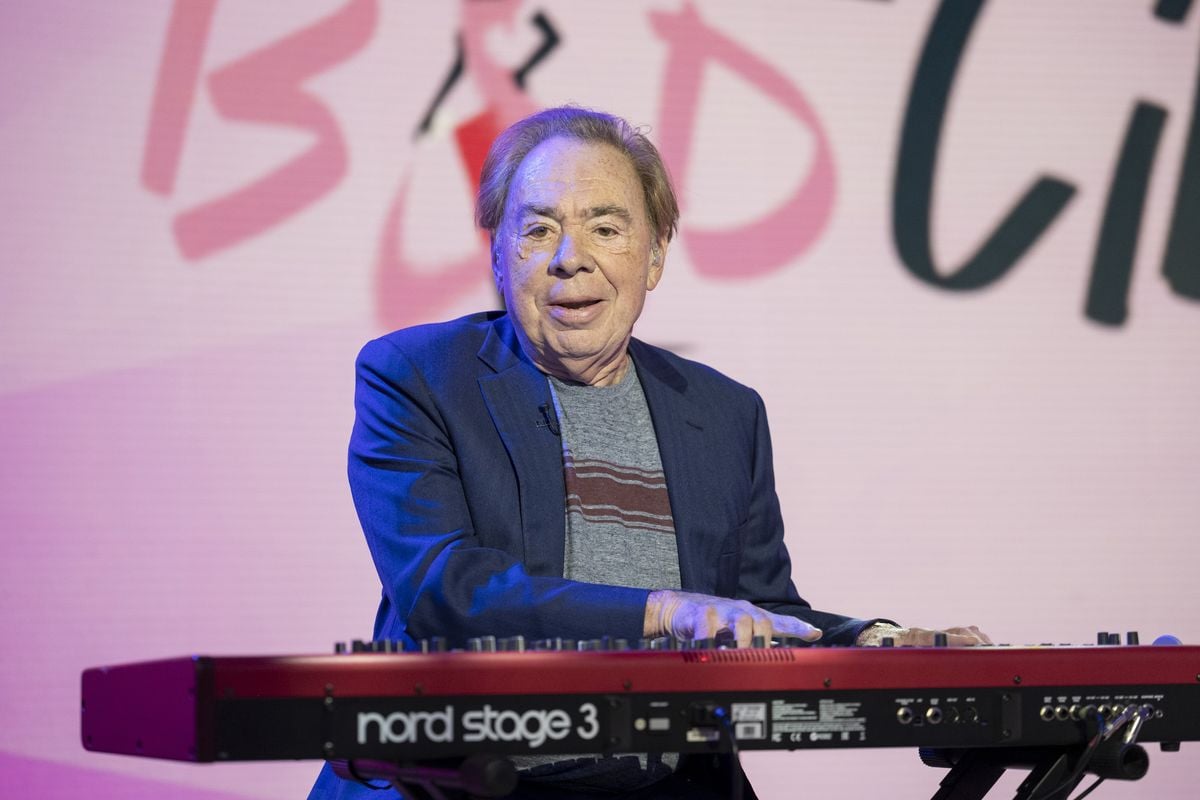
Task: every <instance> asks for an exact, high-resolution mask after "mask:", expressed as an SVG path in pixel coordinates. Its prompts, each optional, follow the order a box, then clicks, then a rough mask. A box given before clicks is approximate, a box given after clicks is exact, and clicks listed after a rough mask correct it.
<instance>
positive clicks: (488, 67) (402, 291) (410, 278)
mask: <svg viewBox="0 0 1200 800" xmlns="http://www.w3.org/2000/svg"><path fill="white" fill-rule="evenodd" d="M461 8H462V34H463V51H464V64H465V68H466V73H467V74H468V75H469V76H470V78H471V80H472V82H473V83H474V84H475V86H476V89H477V90H478V91H479V93H480V94H481V95H482V96H483V97H485V98H486V100H487V107H486V108H485V109H484V110H483V111H482V112H480V113H479V114H477V115H475V116H474V117H471V118H470V119H468V120H466V121H465V122H462V123H461V124H459V125H458V126H457V127H456V128H455V131H454V137H455V141H456V144H457V146H458V153H459V157H460V158H461V159H462V163H463V169H464V170H465V171H466V174H467V176H468V178H469V179H470V187H471V197H472V198H474V196H475V193H476V192H477V191H479V171H480V170H481V169H482V168H483V160H484V158H485V157H486V156H487V151H488V148H489V147H491V144H492V140H493V139H495V138H496V136H498V135H499V134H500V132H501V131H503V130H504V129H505V128H507V127H508V126H509V125H511V124H512V123H514V122H516V121H517V120H519V119H521V118H522V117H525V116H528V115H529V114H532V113H533V112H535V111H537V109H538V106H537V105H535V104H534V103H533V101H531V100H530V99H529V97H528V96H527V95H526V94H525V93H524V92H523V91H521V89H520V88H518V87H517V86H516V84H515V83H514V82H513V79H512V72H511V69H510V68H509V67H506V66H504V65H502V64H499V63H497V62H496V61H495V60H494V59H493V58H492V57H491V55H490V53H489V52H488V48H487V45H486V38H487V36H488V33H489V31H490V30H491V29H492V28H493V27H495V26H501V25H503V26H508V27H511V26H512V24H513V22H514V20H515V19H516V15H517V13H518V12H519V10H520V3H519V2H516V1H515V0H502V2H490V3H464V4H463V5H462V7H461ZM408 186H409V179H408V178H407V177H405V178H403V179H401V182H400V188H399V189H398V190H397V192H396V197H395V199H393V200H392V205H391V208H389V209H388V214H387V218H386V219H385V221H384V225H383V232H382V235H381V237H380V243H379V245H380V246H379V256H378V259H377V261H376V265H375V289H376V291H375V303H376V306H375V308H376V314H377V316H378V318H379V321H380V323H381V324H382V325H384V327H389V328H398V327H403V326H405V325H411V324H412V323H414V322H420V321H423V320H426V319H429V318H430V315H432V314H434V313H436V312H438V311H440V310H441V309H444V308H445V307H447V306H449V305H452V304H453V303H454V302H455V301H457V300H458V299H459V298H461V297H463V296H464V295H466V294H469V293H470V292H472V291H475V289H476V288H477V287H478V286H479V284H480V283H482V282H484V281H486V280H488V279H489V278H490V276H491V272H490V271H489V270H488V268H487V265H488V264H489V263H490V261H491V254H490V253H489V252H488V236H487V234H486V233H481V234H480V245H479V247H478V248H477V249H476V251H475V252H474V253H472V254H470V255H469V256H466V257H464V258H460V259H458V260H456V261H452V262H449V263H441V264H438V265H437V269H436V272H425V273H422V272H419V271H418V270H417V269H416V265H414V264H412V263H410V262H409V261H407V260H406V259H405V258H404V255H403V249H404V248H403V239H402V238H401V236H400V228H401V220H402V219H403V217H404V212H405V209H406V208H407V204H408Z"/></svg>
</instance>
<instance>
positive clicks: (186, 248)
mask: <svg viewBox="0 0 1200 800" xmlns="http://www.w3.org/2000/svg"><path fill="white" fill-rule="evenodd" d="M215 5H216V3H215V0H202V2H195V3H193V2H185V0H176V3H175V7H174V10H173V11H172V15H171V22H170V26H169V29H168V35H167V42H166V49H165V52H164V54H163V63H162V65H161V66H160V69H159V75H158V86H157V87H156V90H155V98H154V105H153V107H152V110H151V119H150V125H149V129H148V131H147V142H146V149H145V154H144V157H143V163H142V182H143V184H144V185H145V186H146V187H147V188H148V189H150V190H151V191H155V192H157V193H160V194H169V193H170V191H171V189H172V187H173V186H174V181H175V176H176V173H177V171H178V167H179V160H180V155H181V153H182V147H183V140H184V131H185V128H186V124H187V116H188V112H189V110H190V108H191V106H192V104H193V102H194V98H195V87H196V84H197V79H198V76H199V72H200V66H201V62H202V57H203V51H204V44H205V41H206V40H207V37H208V30H209V24H210V22H211V17H212V13H213V10H214V8H215ZM376 17H377V12H376V2H375V0H350V2H348V3H346V4H345V5H344V6H343V7H342V8H341V9H340V10H338V11H337V12H335V13H334V14H332V15H330V16H328V17H325V18H324V19H322V20H319V21H317V22H316V23H314V24H312V25H310V26H308V27H306V28H302V29H301V30H299V31H296V32H295V33H293V34H290V35H289V36H286V37H284V38H283V39H280V40H279V41H277V42H274V43H272V44H270V45H268V46H266V47H263V48H260V49H258V50H256V51H254V52H252V53H250V54H249V55H246V56H243V57H242V58H239V59H237V60H236V61H233V62H231V63H229V64H227V65H225V66H224V67H221V68H220V69H217V70H216V71H214V72H213V73H212V74H211V75H210V76H209V78H208V90H209V93H210V95H211V96H212V100H213V104H214V105H215V106H216V109H217V111H218V112H219V113H220V114H221V116H223V117H225V118H226V119H230V120H236V121H243V122H259V123H267V124H275V125H281V126H285V127H292V128H300V129H301V130H304V131H307V132H310V133H312V134H314V135H315V137H316V141H315V142H314V143H313V145H312V147H310V148H309V149H308V150H306V151H304V152H303V153H301V154H300V155H298V156H296V157H295V158H293V159H291V160H290V161H288V162H287V163H286V164H283V165H282V166H280V167H278V168H276V169H275V170H272V171H271V172H269V173H267V174H266V175H264V176H262V177H261V178H258V179H257V180H255V181H253V182H252V183H250V184H249V185H248V186H245V187H242V188H241V189H237V190H235V191H233V192H230V193H228V194H226V195H223V196H221V197H218V198H216V199H215V200H210V201H208V202H206V203H202V204H200V205H199V206H196V207H195V208H192V209H189V210H187V211H184V212H182V213H181V214H179V215H178V216H177V217H176V218H175V223H174V232H175V241H176V243H177V244H178V245H179V248H180V251H181V252H182V253H183V255H184V257H185V258H187V259H189V260H196V259H200V258H204V257H205V256H207V255H210V254H212V253H214V252H216V251H218V250H223V249H225V248H227V247H230V246H232V245H234V244H237V243H238V242H241V241H243V240H245V239H248V238H250V237H253V236H256V235H258V234H260V233H262V232H264V231H266V230H268V229H269V228H271V227H273V226H275V225H278V224H279V223H281V222H283V221H284V220H286V219H288V218H289V217H291V216H292V215H294V214H296V213H297V212H299V211H300V210H301V209H303V208H305V207H306V206H308V205H310V204H312V203H314V202H316V201H317V200H318V199H320V198H321V197H322V196H323V195H325V194H326V193H327V192H329V191H330V190H331V189H333V187H334V186H336V185H337V184H338V182H339V181H340V180H341V179H342V177H343V176H344V175H345V173H346V164H347V155H346V148H345V144H344V142H343V139H342V134H341V130H340V129H339V128H338V125H337V121H336V120H335V119H334V117H333V115H332V114H331V113H330V111H329V109H328V107H327V106H326V105H325V104H323V103H321V102H320V101H319V100H317V99H316V98H314V97H313V96H312V95H310V94H308V93H307V92H306V91H304V89H303V88H301V87H302V84H303V82H304V81H305V80H307V79H308V78H311V77H312V76H314V75H316V74H319V73H321V72H323V71H325V70H327V69H329V68H330V67H332V66H334V65H336V64H339V63H341V62H342V61H345V60H346V59H347V58H349V57H350V56H351V55H353V54H354V53H356V52H357V51H358V50H360V49H362V47H363V46H364V45H366V43H367V42H368V41H369V40H370V38H371V34H372V33H373V32H374V29H375V22H376Z"/></svg>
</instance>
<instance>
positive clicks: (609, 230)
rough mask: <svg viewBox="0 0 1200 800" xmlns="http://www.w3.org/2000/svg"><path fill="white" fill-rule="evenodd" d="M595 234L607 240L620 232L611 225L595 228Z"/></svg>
mask: <svg viewBox="0 0 1200 800" xmlns="http://www.w3.org/2000/svg"><path fill="white" fill-rule="evenodd" d="M596 233H598V234H599V235H600V236H603V237H604V238H606V239H607V238H609V237H611V236H616V235H617V234H618V233H620V231H618V230H617V229H616V228H614V227H613V226H611V225H599V226H597V228H596Z"/></svg>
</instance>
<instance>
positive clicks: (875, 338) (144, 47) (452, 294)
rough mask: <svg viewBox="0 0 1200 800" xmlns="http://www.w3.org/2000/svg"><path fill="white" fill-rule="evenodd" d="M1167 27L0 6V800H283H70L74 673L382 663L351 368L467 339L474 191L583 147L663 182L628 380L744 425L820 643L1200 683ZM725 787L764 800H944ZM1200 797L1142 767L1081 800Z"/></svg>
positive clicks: (838, 7) (544, 6) (216, 787)
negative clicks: (851, 618)
mask: <svg viewBox="0 0 1200 800" xmlns="http://www.w3.org/2000/svg"><path fill="white" fill-rule="evenodd" d="M943 5H944V7H943ZM1191 5H1192V4H1190V3H1188V2H1186V1H1184V0H1179V1H1178V2H1169V1H1168V0H1162V1H1161V2H1154V1H1153V0H1143V1H1142V2H1122V3H1115V2H1104V3H1099V2H1095V0H1091V1H1090V2H1089V1H1088V0H1060V1H1058V2H1054V3H1045V2H1038V1H1037V0H991V2H986V3H982V0H948V1H947V2H946V3H945V4H941V3H938V2H934V0H891V1H890V2H889V1H888V0H804V2H787V3H785V2H771V3H768V2H761V3H736V4H735V3H720V2H684V0H655V1H654V2H646V3H610V4H595V3H588V4H583V3H567V2H549V1H548V0H547V2H541V3H528V2H462V3H404V2H398V1H397V2H392V0H348V1H347V0H338V1H335V0H304V2H297V0H286V1H285V0H273V1H272V2H266V1H265V0H262V1H260V2H247V1H246V0H220V2H218V0H176V2H174V3H170V2H149V1H148V0H141V2H121V3H84V2H67V1H66V0H40V1H39V2H36V3H33V2H29V3H6V4H4V6H3V7H2V8H0V64H2V65H3V71H2V72H3V78H2V79H0V143H2V146H0V176H2V181H0V211H2V214H3V216H2V219H0V254H2V255H0V258H2V259H3V261H2V264H3V266H2V268H0V537H2V538H0V541H2V543H3V544H2V550H0V555H2V557H0V641H3V658H2V659H0V720H3V724H0V796H11V797H42V798H55V797H64V798H65V797H77V796H88V797H92V798H110V797H112V798H118V797H119V798H143V797H144V798H150V797H154V798H159V797H179V798H189V799H190V798H195V800H200V799H201V798H203V799H204V800H216V799H217V798H221V799H222V800H232V798H275V797H296V796H303V794H304V793H305V792H306V791H307V788H308V786H309V784H310V783H311V780H312V778H313V776H314V775H315V773H316V767H317V765H316V764H315V763H298V764H291V763H285V764H252V765H217V766H212V765H207V766H200V765H186V764H174V763H153V762H148V761H142V760H136V759H129V758H124V757H118V756H108V755H98V754H90V753H86V752H84V751H83V750H82V748H81V747H80V745H79V742H78V716H79V713H78V700H79V698H78V684H79V674H80V671H81V670H82V669H84V668H85V667H88V666H94V665H99V664H105V663H115V662H121V661H129V660H142V659H149V658H158V657H167V656H175V655H182V654H187V653H194V652H200V653H221V654H232V653H295V652H323V651H326V650H327V649H328V648H329V647H330V646H331V644H332V642H333V641H334V640H339V639H347V638H354V637H363V636H366V635H368V634H369V631H370V622H371V619H372V614H373V611H374V606H375V599H376V597H377V592H378V589H377V584H376V580H375V576H374V573H373V570H372V567H371V564H370V561H369V558H368V556H367V553H366V548H365V547H364V544H363V542H362V541H361V534H360V533H359V530H358V525H357V521H356V518H355V515H354V510H353V508H352V505H351V502H350V498H349V493H348V491H347V488H346V483H345V477H344V459H345V443H346V438H347V435H348V432H349V426H350V423H351V418H352V409H351V390H352V365H353V359H354V355H355V353H356V352H357V349H358V347H359V346H360V345H361V344H362V343H363V342H364V341H365V340H367V339H368V338H370V337H373V336H375V335H378V334H380V333H382V332H384V331H386V330H389V329H392V328H394V327H398V326H402V325H406V324H410V323H415V322H419V321H427V320H435V319H445V318H449V317H452V316H457V315H459V314H463V313H467V312H469V311H474V310H479V309H481V308H488V307H494V305H495V303H496V301H495V298H494V295H493V293H492V291H491V289H490V286H489V280H488V268H487V257H486V251H485V250H484V247H483V244H482V242H481V240H480V238H479V235H478V234H477V233H476V232H475V231H474V230H473V228H472V225H471V195H472V192H473V188H474V181H475V174H476V172H477V168H478V164H479V162H480V160H481V158H482V153H483V150H484V148H486V145H487V143H488V141H489V140H490V137H491V136H492V135H494V133H495V132H496V131H498V130H499V129H500V128H502V127H503V126H504V125H506V124H507V123H508V122H510V121H512V120H514V119H516V118H517V117H519V116H522V115H524V114H525V113H527V112H529V111H531V110H533V109H536V108H538V107H541V106H544V105H550V104H558V103H562V102H577V103H580V104H583V105H587V106H592V107H597V108H602V109H605V110H609V111H613V112H615V113H618V114H621V115H623V116H625V117H627V118H629V119H630V120H632V121H634V122H635V123H639V124H645V125H647V126H648V127H649V128H650V129H651V132H652V137H653V138H654V139H655V140H656V141H658V142H659V143H660V144H661V145H662V148H663V150H664V153H665V154H666V156H667V159H668V161H669V164H670V167H671V169H672V171H673V173H674V175H675V178H676V180H677V183H678V187H679V189H680V191H681V195H682V202H683V206H684V216H683V226H682V230H681V234H680V237H679V239H678V240H677V241H676V243H675V245H674V246H673V247H672V249H671V252H670V255H669V257H668V264H667V273H666V277H665V279H664V281H663V283H662V284H661V285H660V287H659V288H658V290H657V291H655V293H654V294H653V295H652V296H651V298H650V300H649V302H648V304H647V310H646V313H645V315H644V317H643V319H642V321H641V322H640V323H639V327H638V332H639V335H640V336H641V337H642V338H645V339H648V340H650V341H652V342H655V343H659V344H663V345H666V346H668V347H671V348H673V349H676V350H677V351H679V352H681V353H683V354H685V355H687V356H689V357H692V358H697V359H700V360H702V361H705V362H708V363H710V364H712V365H714V366H716V367H717V368H719V369H722V370H724V371H725V372H727V373H728V374H730V375H732V376H734V377H735V378H737V379H739V380H741V381H743V382H745V383H748V384H750V385H752V386H755V387H756V388H758V389H759V390H760V391H761V392H762V394H763V396H764V397H765V399H766V402H767V406H768V409H769V412H770V414H771V421H772V427H773V431H774V437H775V453H776V467H777V472H778V479H779V490H780V494H781V497H782V501H783V504H784V511H785V516H786V520H787V524H788V533H787V536H788V544H789V547H790V548H791V551H792V554H793V558H794V561H795V564H796V575H795V577H796V581H797V583H798V584H799V586H800V588H801V591H802V593H803V594H804V595H805V596H806V597H807V598H809V599H810V600H812V601H813V602H814V603H815V604H818V605H820V606H822V607H826V608H830V609H836V610H839V611H844V612H846V613H850V614H860V615H874V614H885V615H889V616H892V617H894V618H896V619H899V620H902V621H905V622H909V623H913V624H921V625H928V626H945V625H955V624H972V623H973V624H978V625H980V626H981V627H983V628H984V629H985V630H986V631H988V632H989V633H990V634H991V635H992V636H993V638H995V639H996V640H997V641H1002V642H1010V643H1018V644H1019V643H1028V642H1076V643H1082V642H1087V641H1090V640H1091V639H1092V638H1093V636H1094V632H1095V631H1096V630H1097V629H1104V630H1112V631H1126V630H1139V631H1140V632H1141V634H1142V638H1143V640H1147V639H1151V638H1153V637H1154V636H1155V635H1157V634H1159V633H1164V632H1170V633H1174V634H1176V635H1178V636H1180V637H1181V638H1183V639H1184V640H1185V641H1191V642H1197V641H1200V621H1198V617H1200V600H1198V597H1200V593H1198V592H1197V590H1196V588H1195V586H1196V571H1197V565H1198V564H1200V544H1198V543H1197V533H1198V532H1200V530H1198V524H1200V415H1198V409H1200V365H1198V363H1197V352H1198V345H1200V302H1197V299H1196V298H1197V295H1200V289H1198V286H1197V284H1200V241H1198V240H1197V238H1196V237H1197V231H1200V216H1198V214H1200V211H1198V209H1200V205H1197V202H1198V201H1197V199H1196V195H1197V193H1198V192H1200V172H1196V173H1189V172H1188V164H1189V161H1188V159H1189V158H1190V159H1192V160H1193V161H1192V162H1191V163H1192V164H1193V166H1192V167H1191V169H1193V170H1200V166H1197V164H1200V162H1197V161H1196V160H1197V159H1200V138H1197V139H1192V140H1191V143H1190V145H1189V133H1190V131H1191V130H1192V126H1194V125H1197V121H1196V114H1197V108H1196V96H1197V95H1196V93H1197V70H1198V55H1200V9H1196V8H1190V6H1191ZM976 8H978V14H977V16H975V17H974V19H973V20H972V19H971V17H972V12H973V11H974V10H975V9H976ZM939 10H940V11H941V12H942V16H939ZM964 20H965V21H967V22H971V23H972V24H970V25H969V26H967V25H965V23H964ZM956 25H959V26H960V27H959V29H957V30H956V28H955V26H956ZM458 43H461V45H460V44H458ZM959 45H962V46H961V47H959ZM460 56H461V59H462V62H463V65H462V69H461V72H460V74H459V76H458V78H457V79H456V80H453V81H448V78H449V77H450V75H451V74H452V67H453V66H454V64H455V63H456V61H457V60H458V59H459V57H460ZM956 59H957V60H956ZM922 64H924V66H923V67H922V66H921V65H922ZM514 74H516V75H519V77H520V82H519V84H518V82H517V81H515V80H514ZM939 87H940V88H939ZM443 88H445V91H441V90H442V89H443ZM940 93H941V94H944V97H945V103H944V104H942V103H941V102H940V99H939V97H940ZM943 112H944V113H943ZM939 134H940V135H939ZM1189 151H1190V152H1189ZM1189 176H1190V177H1189ZM1035 186H1040V188H1038V189H1035V188H1034V187H1035ZM1113 187H1116V188H1115V189H1114V188H1113ZM1031 190H1032V191H1034V194H1033V195H1030V196H1029V198H1028V202H1027V203H1026V205H1025V207H1024V209H1025V210H1024V212H1015V211H1014V209H1016V207H1017V205H1018V203H1020V202H1022V201H1023V198H1025V197H1026V194H1027V192H1030V191H1031ZM1189 198H1190V199H1189ZM1013 213H1017V214H1018V217H1019V218H1017V219H1016V221H1015V222H1013V223H1012V224H1011V225H1009V226H1008V227H1007V228H1005V229H1003V231H1002V233H1000V234H996V235H995V236H993V234H994V233H995V231H997V230H998V229H999V228H1000V227H1001V223H1002V221H1003V220H1004V219H1005V218H1006V217H1007V216H1008V215H1010V214H1013ZM1021 213H1023V214H1024V216H1020V214H1021ZM989 240H990V241H989ZM746 762H747V768H748V770H749V771H750V772H751V775H752V777H753V778H754V780H755V783H756V785H757V786H758V787H759V789H760V796H762V797H764V798H789V797H797V796H803V797H814V798H876V797H881V796H889V797H927V796H929V795H930V794H932V793H933V790H934V788H935V786H936V781H937V780H938V779H939V777H940V775H939V774H938V773H936V772H934V771H933V770H929V769H928V768H926V767H923V766H922V765H920V764H919V763H918V761H917V758H916V756H915V754H913V753H911V752H891V751H859V752H846V751H841V752H831V753H805V752H797V753H772V754H760V755H752V756H748V757H747V758H746ZM1016 777H1017V776H1011V777H1010V778H1006V779H1005V780H1006V781H1009V782H1010V783H1012V784H1013V785H1014V786H1015V781H1016ZM1197 781H1200V746H1196V747H1188V746H1185V747H1184V749H1183V751H1182V752H1181V753H1178V754H1173V755H1172V754H1158V753H1157V750H1155V751H1154V752H1153V753H1152V767H1151V771H1150V774H1149V776H1148V777H1147V778H1146V779H1145V780H1144V781H1143V782H1141V783H1140V784H1132V785H1109V786H1105V787H1104V788H1103V789H1101V790H1100V792H1099V795H1100V796H1103V797H1107V798H1122V797H1126V798H1130V797H1155V798H1185V797H1194V796H1195V795H1196V791H1197V790H1196V788H1195V787H1196V785H1197Z"/></svg>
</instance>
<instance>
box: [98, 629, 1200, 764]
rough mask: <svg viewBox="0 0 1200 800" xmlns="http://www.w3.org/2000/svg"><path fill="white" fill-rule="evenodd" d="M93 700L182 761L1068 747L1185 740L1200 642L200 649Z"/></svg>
mask: <svg viewBox="0 0 1200 800" xmlns="http://www.w3.org/2000/svg"><path fill="white" fill-rule="evenodd" d="M522 644H523V643H522ZM376 649H384V650H387V649H388V648H387V647H386V646H384V647H382V648H380V647H379V646H378V645H376ZM476 649H480V650H484V649H486V650H491V649H492V647H491V646H489V647H486V648H476ZM82 700H83V702H82V738H83V744H84V747H86V748H87V749H88V750H95V751H101V752H108V753H125V754H129V755H137V756H147V757H152V758H166V759H177V760H183V761H249V760H260V759H306V758H311V759H331V760H332V759H378V760H390V761H398V760H406V761H412V760H419V759H440V758H451V757H465V756H468V755H471V754H475V753H481V752H482V753H489V754H496V755H514V754H526V755H527V754H539V753H540V754H555V755H557V754H561V755H567V754H572V753H597V752H681V753H696V752H715V751H728V750H729V749H730V746H731V745H732V744H733V743H734V742H736V746H737V748H738V749H740V750H762V749H781V748H786V749H822V748H831V747H922V748H988V749H992V748H1039V747H1047V746H1059V747H1070V746H1076V745H1083V744H1084V743H1085V742H1086V741H1087V740H1088V738H1089V737H1090V736H1092V735H1093V734H1094V733H1095V730H1094V729H1095V723H1097V722H1100V723H1102V722H1103V721H1105V720H1107V721H1114V720H1115V721H1117V722H1118V723H1119V724H1122V725H1123V726H1124V728H1125V730H1124V731H1122V732H1121V735H1124V736H1126V737H1129V736H1130V734H1131V733H1132V734H1133V735H1134V736H1136V740H1137V742H1140V743H1142V744H1145V743H1147V742H1161V743H1164V749H1173V748H1175V747H1177V746H1178V743H1179V742H1181V741H1185V740H1187V741H1190V740H1197V739H1200V647H1186V646H1086V647H1005V646H1001V647H979V648H962V649H959V648H954V649H948V648H939V647H930V648H909V647H903V648H821V647H806V648H792V647H774V648H761V649H758V648H756V649H741V650H738V649H718V648H713V649H686V650H679V649H668V650H644V649H632V650H595V649H591V650H585V651H580V650H573V651H541V650H532V649H525V650H521V649H520V648H518V647H514V648H513V651H509V652H482V651H481V652H460V651H455V652H426V653H395V652H352V653H346V654H341V655H312V656H253V657H215V656H192V657H184V658H175V659H168V660H162V661H147V662H141V663H133V664H123V665H119V666H110V667H100V668H94V669H89V670H87V671H85V672H84V673H83V697H82ZM1135 728H1136V730H1135Z"/></svg>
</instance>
